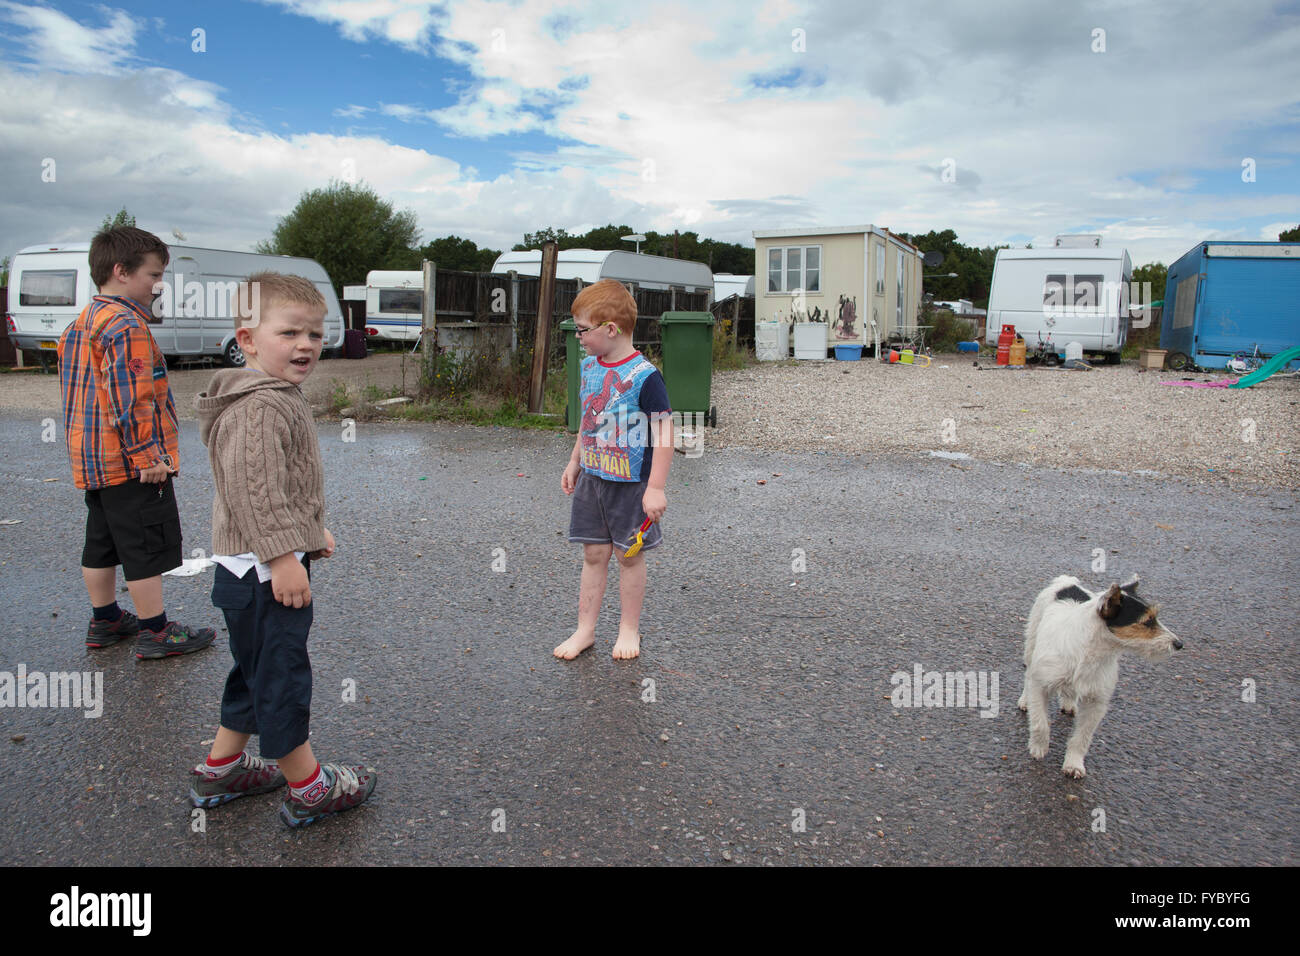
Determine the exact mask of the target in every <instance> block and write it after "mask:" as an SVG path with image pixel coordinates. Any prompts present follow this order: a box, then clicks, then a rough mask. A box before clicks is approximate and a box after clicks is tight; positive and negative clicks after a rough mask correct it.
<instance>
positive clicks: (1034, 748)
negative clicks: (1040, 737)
mask: <svg viewBox="0 0 1300 956" xmlns="http://www.w3.org/2000/svg"><path fill="white" fill-rule="evenodd" d="M1029 756H1031V757H1033V758H1034V759H1035V760H1042V759H1043V758H1044V757H1046V756H1047V741H1043V742H1041V743H1040V742H1038V741H1036V740H1030V741H1029Z"/></svg>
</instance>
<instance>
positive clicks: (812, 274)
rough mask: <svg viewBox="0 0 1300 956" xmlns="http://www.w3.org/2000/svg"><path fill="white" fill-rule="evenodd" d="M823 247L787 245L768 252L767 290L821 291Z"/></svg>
mask: <svg viewBox="0 0 1300 956" xmlns="http://www.w3.org/2000/svg"><path fill="white" fill-rule="evenodd" d="M821 288H822V247H821V246H785V247H784V248H782V247H777V248H775V249H769V250H768V252H767V291H768V292H795V291H796V290H799V289H802V290H803V291H804V292H820V291H821Z"/></svg>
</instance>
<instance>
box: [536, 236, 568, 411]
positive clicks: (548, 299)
mask: <svg viewBox="0 0 1300 956" xmlns="http://www.w3.org/2000/svg"><path fill="white" fill-rule="evenodd" d="M559 248H560V247H559V244H558V243H556V242H548V243H546V244H545V245H543V246H542V268H541V273H540V280H541V284H540V287H539V288H538V290H537V331H536V334H535V335H534V336H533V374H532V377H531V378H530V379H529V382H528V410H529V411H530V412H532V413H533V414H538V413H540V412H541V411H542V395H543V392H544V390H545V386H546V364H547V359H548V358H550V355H549V354H548V353H549V352H550V345H551V309H552V308H554V305H555V263H556V260H557V259H558V258H559Z"/></svg>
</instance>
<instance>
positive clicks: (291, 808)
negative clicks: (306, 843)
mask: <svg viewBox="0 0 1300 956" xmlns="http://www.w3.org/2000/svg"><path fill="white" fill-rule="evenodd" d="M320 769H321V773H322V775H323V776H324V778H325V781H324V784H323V785H322V789H323V790H324V793H322V794H321V796H319V797H318V798H317V799H315V800H312V801H311V802H310V803H308V802H306V801H304V800H299V799H297V798H296V797H294V795H293V791H292V790H290V791H289V795H288V796H287V797H285V798H284V803H282V804H280V819H282V820H283V821H284V822H285V823H286V824H288V825H289V826H291V827H305V826H306V825H307V824H309V823H315V822H316V821H317V820H319V819H321V818H322V817H327V816H329V815H330V814H332V813H339V812H341V811H343V810H351V809H352V808H353V807H356V806H360V805H361V804H363V803H365V802H366V800H367V798H369V796H370V795H371V794H372V793H374V792H375V784H377V783H378V782H379V774H377V773H375V771H374V768H372V767H345V766H343V765H342V764H337V763H323V764H321V767H320Z"/></svg>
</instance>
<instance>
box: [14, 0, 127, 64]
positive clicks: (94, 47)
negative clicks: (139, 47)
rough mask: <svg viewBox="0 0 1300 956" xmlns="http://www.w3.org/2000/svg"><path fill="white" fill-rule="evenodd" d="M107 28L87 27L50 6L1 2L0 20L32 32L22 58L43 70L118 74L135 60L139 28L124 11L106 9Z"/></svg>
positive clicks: (26, 41)
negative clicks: (133, 54)
mask: <svg viewBox="0 0 1300 956" xmlns="http://www.w3.org/2000/svg"><path fill="white" fill-rule="evenodd" d="M104 13H105V14H106V15H107V19H108V25H107V26H104V27H100V28H98V29H97V28H95V27H87V26H84V25H83V24H81V23H78V22H77V21H76V20H74V19H72V18H71V17H69V16H67V15H66V14H64V13H60V12H59V11H58V10H54V9H51V8H49V7H36V6H27V5H24V4H19V3H10V2H0V17H3V19H4V20H7V21H8V22H9V23H11V24H13V25H14V26H16V27H19V28H24V29H26V30H27V31H29V32H28V33H27V35H26V37H25V39H24V44H23V47H24V50H23V53H22V54H21V56H22V57H23V59H25V60H27V61H28V62H30V63H33V64H36V65H37V66H39V67H41V68H42V69H48V70H59V71H68V72H74V73H115V72H117V71H118V70H119V69H121V68H122V67H124V66H126V65H127V64H129V63H130V62H131V61H132V60H133V56H132V54H131V52H130V51H131V47H132V46H134V44H135V37H136V32H137V31H138V29H139V26H138V24H137V23H136V21H135V19H134V18H133V17H132V16H131V15H130V14H128V13H126V12H125V11H123V10H106V11H104Z"/></svg>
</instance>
